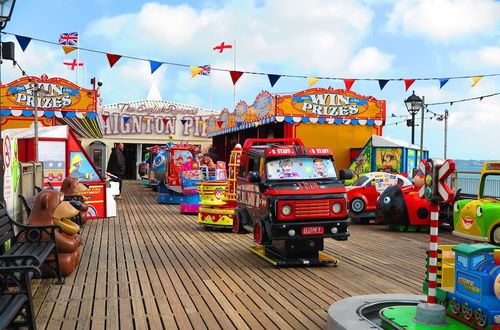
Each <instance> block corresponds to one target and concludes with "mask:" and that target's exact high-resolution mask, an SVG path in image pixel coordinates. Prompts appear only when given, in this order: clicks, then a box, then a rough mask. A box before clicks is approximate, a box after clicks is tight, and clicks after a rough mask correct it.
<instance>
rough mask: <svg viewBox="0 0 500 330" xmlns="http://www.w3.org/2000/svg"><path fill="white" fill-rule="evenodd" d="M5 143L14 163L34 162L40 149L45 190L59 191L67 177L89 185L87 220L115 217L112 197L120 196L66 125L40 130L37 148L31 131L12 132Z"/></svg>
mask: <svg viewBox="0 0 500 330" xmlns="http://www.w3.org/2000/svg"><path fill="white" fill-rule="evenodd" d="M2 135H3V136H2V137H3V138H4V139H5V140H9V141H11V142H10V143H11V145H15V146H17V150H15V149H12V153H13V155H15V156H14V157H15V159H17V160H18V161H20V162H30V161H34V160H35V158H36V155H35V153H36V150H37V149H38V160H39V161H40V162H42V163H43V182H44V187H45V188H52V187H53V188H56V189H60V188H61V185H62V183H63V181H64V179H65V178H66V177H74V178H77V179H79V181H80V182H82V183H85V184H88V185H89V189H88V190H87V191H85V193H84V196H85V198H86V199H87V203H88V205H89V207H88V211H87V214H88V218H89V219H93V218H106V217H110V216H116V204H115V200H114V198H112V196H113V192H114V194H118V191H115V190H116V189H114V186H113V188H111V187H109V188H108V187H107V182H106V180H105V179H104V178H103V177H102V176H101V174H100V173H99V171H97V169H96V168H95V166H94V164H93V163H92V162H91V161H90V158H89V156H88V155H87V153H86V152H85V150H84V149H83V148H82V146H81V145H80V143H79V142H78V139H77V138H76V136H75V134H74V133H73V131H72V130H71V128H69V127H68V126H66V125H61V126H49V127H42V128H40V129H39V130H38V147H37V146H36V139H35V137H34V132H33V130H32V129H11V130H6V131H5V132H2Z"/></svg>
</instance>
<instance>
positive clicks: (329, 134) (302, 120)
mask: <svg viewBox="0 0 500 330" xmlns="http://www.w3.org/2000/svg"><path fill="white" fill-rule="evenodd" d="M385 119H386V102H385V101H384V100H377V99H375V98H373V97H370V96H362V95H359V94H357V93H355V92H352V91H350V90H343V89H333V88H332V87H330V88H328V89H323V88H314V89H308V90H305V91H302V92H298V93H295V94H292V95H273V94H271V93H269V92H266V91H263V92H261V93H260V94H259V95H258V96H257V97H256V99H255V102H254V103H253V104H252V105H250V106H249V105H247V104H246V103H245V102H243V101H241V102H240V103H238V105H237V106H236V109H235V110H234V112H229V111H228V110H227V109H224V110H223V111H222V112H221V113H220V114H219V115H218V116H215V115H213V116H210V118H209V119H208V120H207V123H206V124H207V136H209V137H212V138H213V146H214V147H215V150H214V152H215V153H216V154H217V155H218V156H219V159H220V160H225V161H227V157H228V155H229V153H230V151H231V150H232V149H233V148H234V146H235V145H236V144H237V143H240V144H243V143H244V142H245V140H246V139H247V138H300V139H301V140H302V141H303V142H304V144H305V145H307V146H309V147H311V148H313V147H323V148H329V149H330V150H332V152H333V154H334V155H335V162H336V164H337V167H338V168H347V167H348V166H349V164H350V163H351V160H352V159H351V149H352V148H362V147H363V146H364V145H365V144H366V143H367V141H368V140H370V139H371V137H372V136H373V135H381V134H382V127H383V125H384V123H385Z"/></svg>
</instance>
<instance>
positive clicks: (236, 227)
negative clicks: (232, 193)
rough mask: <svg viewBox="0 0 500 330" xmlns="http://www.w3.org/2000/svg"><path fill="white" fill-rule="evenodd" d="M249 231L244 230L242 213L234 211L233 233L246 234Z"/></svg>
mask: <svg viewBox="0 0 500 330" xmlns="http://www.w3.org/2000/svg"><path fill="white" fill-rule="evenodd" d="M246 232H247V231H246V230H245V228H243V217H242V213H241V212H240V211H239V210H236V211H234V218H233V233H236V234H244V233H246Z"/></svg>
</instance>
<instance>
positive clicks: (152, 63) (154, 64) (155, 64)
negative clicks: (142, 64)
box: [149, 60, 163, 74]
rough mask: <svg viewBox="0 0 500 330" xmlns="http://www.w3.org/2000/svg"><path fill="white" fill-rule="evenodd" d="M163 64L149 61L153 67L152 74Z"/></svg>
mask: <svg viewBox="0 0 500 330" xmlns="http://www.w3.org/2000/svg"><path fill="white" fill-rule="evenodd" d="M162 64H163V62H158V61H153V60H150V61H149V65H150V66H151V74H153V73H154V72H155V71H156V70H158V68H159V67H160V66H161V65H162Z"/></svg>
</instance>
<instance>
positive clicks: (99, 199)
mask: <svg viewBox="0 0 500 330" xmlns="http://www.w3.org/2000/svg"><path fill="white" fill-rule="evenodd" d="M84 197H85V198H86V199H87V202H86V203H87V204H88V205H89V209H88V211H87V217H88V218H89V219H95V218H105V217H106V184H105V183H102V184H93V185H90V186H89V190H87V191H86V192H85V193H84Z"/></svg>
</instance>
